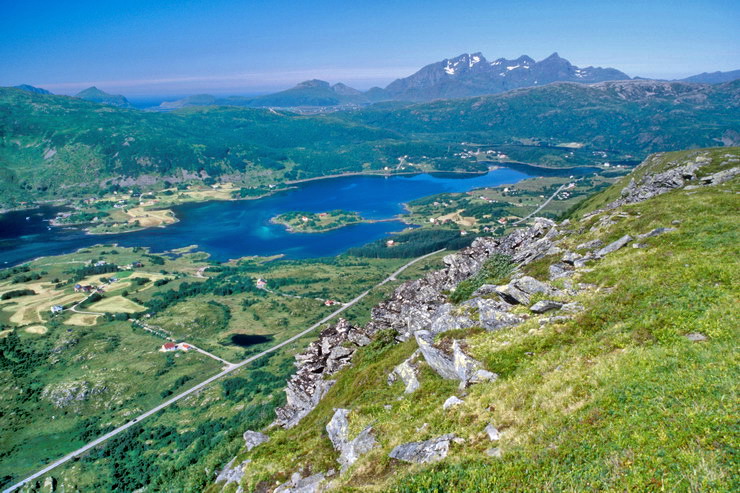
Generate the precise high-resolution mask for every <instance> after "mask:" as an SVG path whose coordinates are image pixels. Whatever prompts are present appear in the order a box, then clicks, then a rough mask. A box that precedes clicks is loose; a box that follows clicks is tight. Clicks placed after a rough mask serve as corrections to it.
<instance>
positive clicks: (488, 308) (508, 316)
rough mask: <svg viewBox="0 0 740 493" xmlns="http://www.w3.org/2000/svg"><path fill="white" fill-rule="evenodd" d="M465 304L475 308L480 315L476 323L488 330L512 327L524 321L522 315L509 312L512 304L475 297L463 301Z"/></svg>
mask: <svg viewBox="0 0 740 493" xmlns="http://www.w3.org/2000/svg"><path fill="white" fill-rule="evenodd" d="M463 306H466V307H469V308H470V309H472V310H474V312H475V313H476V315H477V317H478V321H477V323H476V324H475V325H476V326H480V327H483V328H484V329H486V330H488V331H493V330H500V329H503V328H505V327H511V326H513V325H517V324H519V323H521V322H523V321H524V319H523V318H522V317H520V316H518V315H514V314H513V313H509V310H510V309H511V305H509V304H508V303H504V302H501V301H497V300H491V299H484V298H473V299H471V300H468V301H466V302H465V303H463Z"/></svg>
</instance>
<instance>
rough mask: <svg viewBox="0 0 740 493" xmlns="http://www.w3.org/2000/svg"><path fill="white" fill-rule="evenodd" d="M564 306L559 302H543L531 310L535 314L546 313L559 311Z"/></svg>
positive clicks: (536, 304)
mask: <svg viewBox="0 0 740 493" xmlns="http://www.w3.org/2000/svg"><path fill="white" fill-rule="evenodd" d="M562 306H563V303H561V302H559V301H553V300H542V301H538V302H537V303H535V304H534V305H532V306H531V307H529V309H530V310H531V311H533V312H534V313H545V312H547V311H550V310H557V309H559V308H561V307H562Z"/></svg>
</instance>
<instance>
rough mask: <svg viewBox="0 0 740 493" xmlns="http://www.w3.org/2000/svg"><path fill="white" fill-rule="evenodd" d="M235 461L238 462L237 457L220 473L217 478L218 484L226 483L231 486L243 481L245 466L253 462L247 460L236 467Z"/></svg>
mask: <svg viewBox="0 0 740 493" xmlns="http://www.w3.org/2000/svg"><path fill="white" fill-rule="evenodd" d="M235 461H236V457H234V458H233V459H231V460H230V461H229V463H228V464H226V467H224V468H223V470H222V471H221V472H220V473H218V476H216V482H217V483H220V482H222V481H225V482H226V484H229V483H238V482H239V481H241V479H242V477H244V466H246V465H247V464H249V463H250V462H252V461H251V460H249V459H247V460H245V461H244V462H242V463H240V464H237V465H234V462H235ZM224 486H225V485H224Z"/></svg>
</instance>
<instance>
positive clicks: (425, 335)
mask: <svg viewBox="0 0 740 493" xmlns="http://www.w3.org/2000/svg"><path fill="white" fill-rule="evenodd" d="M414 335H415V337H416V343H417V344H418V345H419V350H420V351H421V354H422V356H424V360H425V361H426V362H427V364H428V365H429V366H430V367H431V368H432V370H434V371H435V372H437V374H438V375H439V376H440V377H442V378H445V379H447V380H460V377H459V375H458V374H457V370H456V369H455V362H454V360H453V359H452V355H448V354H447V353H445V352H444V351H442V350H441V349H437V348H436V347H434V345H433V338H432V334H431V333H430V332H428V331H426V330H420V331H418V332H416V334H414Z"/></svg>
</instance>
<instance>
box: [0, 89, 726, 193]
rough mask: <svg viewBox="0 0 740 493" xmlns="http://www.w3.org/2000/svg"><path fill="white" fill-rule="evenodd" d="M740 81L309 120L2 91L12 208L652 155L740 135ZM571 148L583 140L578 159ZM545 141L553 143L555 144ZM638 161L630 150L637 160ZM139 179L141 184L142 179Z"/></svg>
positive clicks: (382, 108) (528, 92)
mask: <svg viewBox="0 0 740 493" xmlns="http://www.w3.org/2000/svg"><path fill="white" fill-rule="evenodd" d="M739 87H740V82H738V81H735V82H731V83H727V84H721V85H717V86H699V85H691V84H684V83H660V82H639V81H633V82H614V83H602V84H598V85H596V86H583V85H579V84H567V83H561V84H552V85H549V86H545V87H539V88H531V89H523V90H517V91H512V92H508V93H504V94H499V95H494V96H485V97H478V98H472V99H465V100H449V101H439V102H433V103H428V104H420V105H413V106H405V105H400V104H398V103H383V104H377V105H374V106H372V107H370V108H368V109H365V110H360V111H352V112H344V113H334V114H331V115H317V116H300V115H295V114H289V113H286V114H281V113H275V112H271V111H269V110H262V109H248V108H237V107H204V108H188V109H183V110H179V111H174V112H171V113H166V114H162V113H146V112H140V111H135V110H127V109H119V108H113V107H110V106H100V105H97V104H95V103H91V102H87V101H84V100H80V99H74V98H68V97H63V96H51V95H43V94H35V93H30V92H26V91H23V90H20V89H11V88H4V89H0V138H1V140H0V203H1V204H2V205H3V206H18V205H20V204H21V202H28V201H29V199H50V198H60V197H80V196H82V195H86V194H89V195H98V194H100V193H104V192H107V191H110V190H113V189H116V188H117V187H118V185H119V184H120V180H121V178H122V177H130V178H133V179H134V180H135V182H136V184H139V185H140V186H142V187H143V188H146V189H152V190H158V189H162V188H166V186H167V185H168V183H165V182H171V183H174V182H179V181H182V180H186V181H191V182H203V183H206V184H212V183H215V182H216V181H219V180H221V179H227V180H228V181H229V182H233V183H234V184H235V185H236V186H238V187H240V188H246V189H249V187H257V189H261V187H264V186H266V185H270V184H280V183H283V182H284V181H285V180H291V179H301V178H310V177H316V176H324V175H331V174H337V173H344V172H363V171H372V170H375V171H380V170H384V169H385V168H388V170H389V171H394V170H396V169H397V167H399V162H400V161H399V160H400V159H402V160H403V163H404V164H403V166H402V168H403V170H405V171H411V170H420V171H424V170H432V169H437V170H484V169H485V168H486V167H487V166H488V164H486V162H485V161H479V160H477V159H470V158H463V157H462V156H461V155H460V151H462V150H463V149H464V148H465V147H467V146H469V145H468V144H461V143H462V142H467V143H472V144H470V146H476V145H483V146H495V145H504V144H507V145H512V144H519V145H521V144H524V145H525V146H524V147H520V148H519V149H522V152H520V153H519V154H518V155H516V156H515V158H516V159H518V160H528V161H531V162H536V163H539V164H545V165H553V166H572V165H573V164H581V165H582V164H593V163H598V162H603V160H604V158H603V155H602V154H594V152H597V151H598V152H600V153H607V155H608V156H609V157H608V159H610V160H613V161H622V160H630V159H635V158H636V157H637V158H642V157H644V156H645V155H646V154H647V153H648V152H652V151H659V150H667V149H671V148H676V147H693V146H706V145H711V144H713V143H715V142H717V141H723V142H726V143H731V142H734V141H736V140H737V135H736V133H733V132H734V130H733V128H737V125H738V119H739V117H738V100H739V98H738V93H739V92H740V89H739ZM564 142H575V143H578V144H579V145H582V146H583V147H581V148H580V150H579V151H578V152H576V153H574V158H573V159H570V158H568V157H567V155H566V154H568V153H570V152H571V151H570V150H568V149H563V148H557V147H553V146H558V145H560V144H562V143H564ZM543 149H544V150H545V151H544V152H543ZM630 156H631V157H630ZM129 183H130V182H129Z"/></svg>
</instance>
